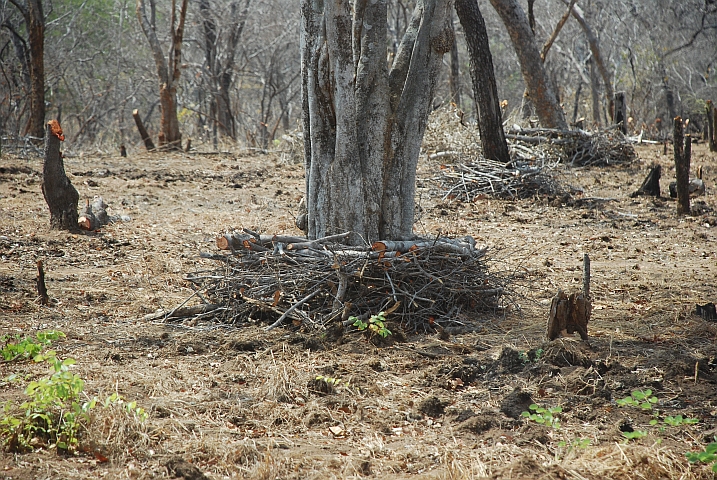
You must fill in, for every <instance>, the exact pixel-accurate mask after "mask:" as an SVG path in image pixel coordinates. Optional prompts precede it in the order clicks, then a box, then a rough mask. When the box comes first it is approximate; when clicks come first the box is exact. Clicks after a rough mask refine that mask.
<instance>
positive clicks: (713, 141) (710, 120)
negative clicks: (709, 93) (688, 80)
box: [705, 100, 717, 152]
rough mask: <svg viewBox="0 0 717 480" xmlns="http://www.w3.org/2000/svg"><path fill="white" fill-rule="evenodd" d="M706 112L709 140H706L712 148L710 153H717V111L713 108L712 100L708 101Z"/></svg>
mask: <svg viewBox="0 0 717 480" xmlns="http://www.w3.org/2000/svg"><path fill="white" fill-rule="evenodd" d="M706 110H707V111H706V112H705V113H706V117H707V138H706V139H705V140H706V141H707V144H708V145H709V147H710V152H715V151H717V134H715V127H717V125H716V124H715V115H714V114H715V112H717V110H715V108H714V107H713V105H712V100H707V106H706Z"/></svg>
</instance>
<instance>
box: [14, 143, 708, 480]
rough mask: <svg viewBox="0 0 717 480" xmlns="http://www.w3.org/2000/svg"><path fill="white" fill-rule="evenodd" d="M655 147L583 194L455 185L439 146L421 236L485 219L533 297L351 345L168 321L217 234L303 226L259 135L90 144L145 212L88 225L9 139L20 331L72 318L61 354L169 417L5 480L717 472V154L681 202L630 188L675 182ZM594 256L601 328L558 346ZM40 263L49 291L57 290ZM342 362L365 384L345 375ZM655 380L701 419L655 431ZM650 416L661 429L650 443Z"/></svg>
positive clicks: (702, 161) (73, 172)
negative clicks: (163, 148) (436, 179)
mask: <svg viewBox="0 0 717 480" xmlns="http://www.w3.org/2000/svg"><path fill="white" fill-rule="evenodd" d="M638 154H639V160H638V161H636V162H634V163H633V164H631V165H629V166H622V167H605V168H579V169H578V168H575V169H565V170H562V173H561V181H562V182H564V183H565V184H566V185H571V186H572V187H574V188H576V189H582V194H581V195H574V196H573V198H572V200H570V199H567V198H537V199H529V200H519V201H508V200H494V199H487V198H486V199H480V200H477V201H476V202H473V203H459V202H455V201H448V200H446V201H442V200H441V197H440V194H439V192H438V191H437V190H436V187H435V184H434V183H433V182H432V181H431V180H430V178H431V177H433V176H435V175H436V174H437V172H438V170H439V168H438V165H437V164H436V163H432V162H429V161H424V162H423V163H422V164H421V166H420V170H419V186H420V188H419V190H420V193H421V196H420V205H421V209H422V210H423V214H422V216H421V218H420V219H419V222H418V224H417V227H416V230H417V232H418V233H421V234H426V235H435V234H436V232H437V231H438V230H439V229H440V230H441V231H442V233H443V234H445V235H449V236H463V235H472V236H474V237H475V239H476V240H477V242H478V243H479V244H483V245H486V246H488V247H489V248H490V249H491V250H490V254H489V255H490V256H491V258H492V268H495V269H503V270H506V271H508V272H511V274H512V275H513V277H514V282H513V284H512V287H513V290H514V294H513V296H512V297H511V300H512V301H511V302H510V303H509V305H508V306H509V308H508V309H507V310H506V311H505V312H503V313H502V314H500V315H485V314H479V313H474V314H470V312H469V313H468V314H467V315H464V316H463V317H461V319H460V320H461V322H462V323H463V324H464V325H463V327H462V328H454V329H453V330H450V331H449V332H448V333H449V334H448V335H445V334H444V335H442V336H439V335H438V334H437V333H414V332H403V333H405V337H406V340H405V341H402V342H395V343H393V345H391V346H388V347H383V348H378V347H376V346H374V345H373V344H372V343H371V342H369V341H367V339H366V337H365V336H364V335H363V334H360V333H358V332H354V331H351V330H353V329H349V331H348V332H346V333H345V334H344V335H343V336H341V337H340V339H339V340H336V339H335V338H331V339H330V338H329V337H328V336H326V335H322V334H321V332H314V331H311V330H302V329H300V328H296V327H291V326H288V327H286V328H279V329H276V330H273V331H271V332H265V331H264V330H263V329H262V326H263V325H262V324H260V323H253V322H248V324H247V325H246V326H240V327H239V328H237V326H226V325H221V324H217V323H215V322H212V321H205V322H189V323H186V322H185V323H164V322H162V321H161V320H157V321H148V320H145V319H144V317H145V316H146V315H147V314H150V313H152V312H154V311H155V310H157V309H158V308H168V309H171V308H173V307H174V306H177V305H179V304H180V303H182V302H183V301H184V300H185V299H186V298H187V297H188V296H189V295H190V294H191V293H192V290H191V289H190V288H189V287H188V284H187V282H186V281H185V280H184V279H183V276H184V275H185V274H187V273H188V272H191V271H194V270H197V269H201V268H213V267H214V266H215V262H214V261H212V260H207V259H201V258H200V257H199V254H200V252H211V253H217V250H216V247H215V245H214V241H215V237H216V236H217V235H219V234H222V233H225V232H226V231H228V230H232V229H234V228H241V227H247V228H251V229H252V230H255V231H261V232H263V233H288V234H299V233H300V232H299V231H298V230H296V229H295V227H294V215H295V214H296V213H297V209H298V203H299V200H300V198H301V196H302V191H303V168H302V167H301V166H300V165H297V164H290V163H286V162H284V161H282V160H280V157H279V155H278V154H277V155H275V154H269V155H258V154H257V155H250V154H245V153H244V154H237V155H236V156H234V155H199V154H193V155H181V154H153V155H148V154H143V155H136V156H132V157H130V158H122V157H119V156H102V157H100V156H84V157H74V158H66V159H65V164H66V168H67V171H68V174H69V177H70V179H71V181H72V183H73V184H74V185H75V186H76V187H77V189H78V190H79V191H80V196H81V198H82V199H86V198H90V199H91V198H92V197H93V196H95V195H101V196H102V197H103V198H104V199H105V201H106V202H107V203H108V204H109V205H110V207H111V209H112V211H113V213H114V214H118V215H126V216H129V217H131V220H129V221H126V222H117V223H114V224H111V225H109V226H107V227H106V228H104V229H102V231H100V232H96V233H83V234H70V233H66V232H56V231H50V230H49V213H48V211H47V206H46V205H45V203H44V200H43V198H42V194H41V193H40V183H41V181H42V178H41V172H42V165H41V160H40V159H31V160H25V159H19V158H13V157H7V156H5V157H3V159H2V160H0V258H1V261H0V334H7V333H10V334H14V333H20V334H24V335H30V334H33V333H35V332H37V331H40V330H46V329H59V330H61V331H63V332H65V333H66V334H67V338H66V339H64V340H62V341H59V342H57V343H56V345H55V348H56V350H57V352H58V355H59V356H60V357H62V358H64V357H72V358H74V359H76V360H77V364H76V365H75V366H74V367H73V371H74V372H75V373H77V374H79V375H80V376H82V378H84V379H85V380H86V385H85V391H86V393H87V394H88V395H89V396H98V397H100V398H105V397H106V396H107V395H109V394H111V393H112V392H118V393H120V394H121V395H122V396H123V397H124V398H126V399H128V400H135V401H137V403H138V405H140V406H142V407H143V408H145V409H146V411H147V412H148V413H149V418H148V419H147V421H146V422H144V423H139V422H132V421H130V419H124V420H122V419H118V418H117V417H116V416H115V417H113V416H110V415H108V414H104V413H103V412H102V411H101V409H98V411H97V413H96V415H95V418H94V421H93V422H92V423H91V424H90V425H89V427H88V429H87V431H85V432H83V439H82V446H83V449H82V450H84V451H82V452H81V453H79V454H76V455H69V456H68V455H58V454H57V453H56V452H55V450H53V449H48V448H39V449H37V450H35V451H34V452H30V453H21V454H16V453H11V452H3V453H0V478H12V479H36V478H168V477H173V476H177V477H181V478H188V479H189V478H192V479H194V478H212V479H221V478H256V479H278V478H282V479H289V478H293V479H307V478H316V479H319V478H321V479H325V478H363V477H373V478H388V479H390V478H409V477H410V478H435V479H444V478H445V479H458V478H465V479H468V478H496V479H497V478H500V479H508V478H534V479H539V478H540V479H548V478H563V479H565V478H570V479H573V478H574V479H584V478H588V479H604V478H613V479H634V478H645V479H648V478H649V479H656V478H684V479H692V478H714V474H713V473H712V472H711V470H710V468H709V466H705V465H692V464H689V463H688V462H687V461H686V459H685V456H684V454H685V453H686V452H688V451H698V450H701V449H703V448H704V446H705V445H706V443H708V442H710V441H714V440H713V437H714V435H715V432H716V431H715V422H716V421H717V364H716V363H715V362H716V361H715V356H716V354H717V347H715V339H716V338H717V325H716V324H715V321H714V320H712V321H710V320H705V319H703V318H701V317H699V316H697V315H695V314H694V313H693V312H694V310H695V305H696V304H704V303H707V302H715V301H717V281H716V280H715V271H716V269H717V248H716V247H715V245H717V244H716V243H715V242H716V240H717V228H715V224H717V220H716V219H715V215H716V214H715V209H717V196H716V195H715V192H716V189H715V179H716V178H717V156H716V155H715V154H714V153H709V152H708V151H707V149H706V148H705V147H704V146H703V145H696V146H695V147H694V149H693V160H692V163H693V165H694V166H697V165H703V166H704V180H705V182H706V183H707V194H706V195H705V196H703V197H700V198H699V199H697V200H696V201H693V205H694V206H695V207H696V208H695V213H694V214H693V216H685V217H677V216H676V213H675V212H676V205H675V202H674V201H673V200H671V199H669V197H668V198H661V199H654V198H652V197H638V198H635V199H633V198H630V197H629V194H630V193H632V192H633V191H635V190H637V188H638V187H639V186H640V183H641V182H642V180H643V178H644V177H645V175H646V174H647V171H648V167H649V165H650V164H651V163H653V162H659V163H660V164H661V165H662V167H663V180H662V185H663V191H665V192H666V191H667V183H668V182H669V181H671V180H672V178H671V177H672V176H674V163H673V161H672V159H671V157H670V156H669V155H668V156H665V155H663V154H662V146H660V145H651V146H640V147H638ZM665 195H666V193H665ZM584 253H588V254H589V255H590V257H591V259H592V291H591V293H592V298H593V307H594V311H593V316H592V319H591V322H590V325H589V335H590V343H589V345H588V344H585V343H583V342H581V341H580V340H579V339H578V338H568V339H559V340H556V341H554V342H547V341H546V340H545V326H546V319H547V313H548V309H549V306H550V300H551V298H552V297H553V296H554V295H555V294H556V293H557V291H558V289H562V290H564V291H568V292H572V291H575V290H578V289H579V288H580V285H581V281H582V280H581V269H582V258H583V254H584ZM40 259H41V260H43V261H44V264H45V272H46V276H47V286H48V290H49V294H50V297H51V300H52V301H51V304H50V305H49V306H41V305H38V304H37V303H36V296H37V293H36V289H35V275H36V261H37V260H40ZM194 300H196V299H193V300H192V301H194ZM391 328H392V329H394V330H400V327H399V326H397V325H391ZM13 373H18V374H25V375H27V377H26V379H28V380H29V379H36V378H39V377H40V376H43V375H46V372H45V366H43V365H37V364H33V363H30V362H9V363H0V379H5V378H6V377H8V376H9V375H10V374H13ZM319 375H323V376H325V377H330V378H336V379H340V380H342V382H341V383H340V384H337V385H336V386H333V388H325V387H322V385H321V384H317V383H316V377H317V376H319ZM24 385H25V384H24V383H23V382H15V383H11V382H6V381H4V380H0V386H1V387H2V388H0V402H3V403H4V402H5V401H7V400H12V401H18V400H20V399H22V398H23V393H22V392H23V388H24ZM635 389H642V390H644V389H651V390H652V391H653V394H654V395H655V396H656V397H658V399H659V402H658V404H657V405H656V408H657V409H658V410H659V414H658V418H659V419H660V420H662V419H663V418H664V417H665V416H667V415H671V416H675V415H678V414H679V415H683V416H684V417H694V418H698V419H699V420H700V421H699V423H698V424H696V425H682V426H678V427H671V426H665V425H664V424H663V423H660V424H659V425H657V426H651V425H649V422H650V420H651V419H652V418H653V417H652V416H651V415H650V414H649V413H646V412H643V411H641V410H640V409H637V408H634V407H620V406H618V405H617V403H616V400H618V399H622V398H624V397H626V396H628V395H629V394H630V392H631V391H633V390H635ZM533 402H535V403H537V404H539V405H540V406H544V407H556V406H561V407H562V413H560V422H561V426H560V428H559V429H555V428H550V427H546V426H544V425H540V424H538V423H536V422H532V421H529V420H527V419H525V418H521V417H520V414H521V412H523V411H525V410H527V409H528V406H529V405H530V404H531V403H533ZM660 425H661V426H662V427H664V428H661V426H660ZM630 430H643V431H645V432H647V435H646V436H645V437H644V438H641V439H638V440H631V441H629V442H628V441H627V440H626V439H625V438H624V436H623V435H622V433H623V432H624V431H630ZM582 439H589V440H590V443H589V445H586V443H585V442H584V443H583V444H582V446H581V445H578V443H579V442H580V440H582ZM561 442H564V444H563V443H561Z"/></svg>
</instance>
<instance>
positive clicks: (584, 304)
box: [547, 254, 592, 342]
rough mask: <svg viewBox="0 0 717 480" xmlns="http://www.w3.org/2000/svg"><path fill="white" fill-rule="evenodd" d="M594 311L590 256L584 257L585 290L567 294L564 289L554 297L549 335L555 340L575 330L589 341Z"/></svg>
mask: <svg viewBox="0 0 717 480" xmlns="http://www.w3.org/2000/svg"><path fill="white" fill-rule="evenodd" d="M591 313H592V302H591V300H590V257H588V255H587V254H585V256H584V257H583V291H582V292H577V293H573V294H571V295H567V294H566V293H565V292H563V291H562V290H558V294H557V295H555V297H554V298H553V301H552V303H551V304H550V314H549V316H548V328H547V337H548V340H555V339H556V338H558V337H564V336H567V335H572V334H574V333H575V332H578V334H580V338H582V339H583V340H584V341H586V342H587V341H588V322H589V321H590V314H591Z"/></svg>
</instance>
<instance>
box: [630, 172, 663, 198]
mask: <svg viewBox="0 0 717 480" xmlns="http://www.w3.org/2000/svg"><path fill="white" fill-rule="evenodd" d="M660 177H662V167H661V166H660V165H659V164H654V165H653V166H652V167H650V173H648V174H647V177H645V180H644V181H643V182H642V185H640V188H638V189H637V191H636V192H634V193H633V194H632V195H630V197H632V198H635V197H637V196H640V195H652V196H653V197H659V196H660Z"/></svg>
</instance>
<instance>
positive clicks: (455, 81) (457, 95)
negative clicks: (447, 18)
mask: <svg viewBox="0 0 717 480" xmlns="http://www.w3.org/2000/svg"><path fill="white" fill-rule="evenodd" d="M451 28H452V29H453V32H454V36H455V27H454V26H453V15H451ZM448 83H449V88H450V91H451V102H452V103H454V104H455V105H456V106H457V107H458V108H460V106H461V72H460V59H459V58H458V42H453V47H451V74H450V76H449V77H448Z"/></svg>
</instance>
